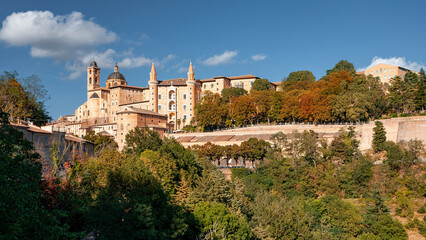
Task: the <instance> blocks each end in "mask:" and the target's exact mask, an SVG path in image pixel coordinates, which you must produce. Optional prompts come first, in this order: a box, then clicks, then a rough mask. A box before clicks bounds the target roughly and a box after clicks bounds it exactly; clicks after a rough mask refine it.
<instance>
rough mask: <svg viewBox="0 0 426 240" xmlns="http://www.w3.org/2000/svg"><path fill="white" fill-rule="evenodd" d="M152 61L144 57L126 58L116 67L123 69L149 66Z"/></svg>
mask: <svg viewBox="0 0 426 240" xmlns="http://www.w3.org/2000/svg"><path fill="white" fill-rule="evenodd" d="M151 62H152V60H151V59H149V58H146V57H143V56H142V57H126V58H124V59H122V60H121V61H120V62H118V66H120V67H124V68H134V67H139V66H146V65H149V64H151Z"/></svg>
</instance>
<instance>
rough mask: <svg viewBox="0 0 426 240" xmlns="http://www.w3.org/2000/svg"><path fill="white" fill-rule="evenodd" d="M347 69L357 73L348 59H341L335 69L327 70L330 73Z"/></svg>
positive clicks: (351, 72)
mask: <svg viewBox="0 0 426 240" xmlns="http://www.w3.org/2000/svg"><path fill="white" fill-rule="evenodd" d="M339 71H347V72H348V73H350V74H352V75H354V74H355V73H356V71H355V68H354V65H353V64H352V63H350V62H348V61H346V60H340V61H339V62H338V63H337V64H336V65H335V66H334V68H333V69H330V70H327V75H330V74H331V73H334V72H339Z"/></svg>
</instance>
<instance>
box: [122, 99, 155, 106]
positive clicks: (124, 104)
mask: <svg viewBox="0 0 426 240" xmlns="http://www.w3.org/2000/svg"><path fill="white" fill-rule="evenodd" d="M144 102H149V100H143V101H138V102H131V103H123V104H119V105H118V106H126V105H132V104H138V103H144Z"/></svg>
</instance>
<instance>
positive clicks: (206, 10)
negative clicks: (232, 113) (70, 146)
mask: <svg viewBox="0 0 426 240" xmlns="http://www.w3.org/2000/svg"><path fill="white" fill-rule="evenodd" d="M425 9H426V1H424V0H419V1H389V0H388V1H371V0H370V1H325V0H324V1H259V0H257V1H247V0H246V1H229V0H228V1H185V0H182V1H176V0H171V1H166V0H163V1H107V0H103V1H96V0H92V1H77V0H74V1H40V0H39V1H34V0H27V1H25V0H23V1H16V0H3V1H2V7H1V8H0V19H1V21H2V22H3V23H2V28H1V29H0V56H1V57H0V66H1V67H0V71H2V72H3V71H11V70H17V71H18V72H19V73H20V75H21V76H22V77H25V76H29V75H31V74H36V75H38V76H39V77H40V78H41V79H42V80H43V83H44V84H45V86H46V88H47V89H48V91H49V93H50V96H51V99H50V100H49V101H48V102H47V108H48V111H49V112H50V114H51V115H52V117H53V118H54V119H56V118H57V117H58V116H59V115H60V114H62V115H66V114H73V113H74V110H75V109H76V108H77V107H78V106H79V105H81V104H82V103H83V102H84V101H85V98H86V92H85V91H86V76H85V70H86V67H87V64H88V62H89V61H90V60H91V59H92V58H93V57H94V58H95V60H96V61H97V62H98V65H99V66H100V67H101V82H102V84H104V83H105V80H106V78H107V76H108V75H109V74H110V73H111V72H112V71H113V65H114V64H115V62H118V63H119V67H120V72H121V73H123V74H124V76H125V77H126V80H127V81H128V84H129V85H135V86H146V85H147V82H148V79H149V71H150V64H151V61H152V60H154V61H155V62H156V65H157V72H158V78H159V79H160V80H164V79H171V78H179V77H186V72H187V68H188V65H189V61H190V60H192V62H193V64H194V68H195V76H196V78H199V79H202V78H210V77H214V76H220V75H225V76H235V75H245V74H254V75H256V76H259V77H262V78H267V79H269V80H270V81H271V82H277V81H280V80H281V79H282V78H283V77H284V76H287V75H288V74H289V73H290V72H293V71H298V70H310V71H312V72H313V74H314V75H315V76H316V78H317V79H319V78H321V77H322V76H323V75H324V74H325V71H326V70H327V69H330V68H332V67H333V66H334V65H335V64H336V63H337V62H338V61H339V60H341V59H346V60H348V61H350V62H352V63H353V64H354V65H355V67H356V68H357V69H362V68H365V67H367V66H369V65H371V64H374V63H377V62H388V63H394V64H399V65H403V66H405V67H408V68H412V69H414V70H418V68H420V67H422V66H425V65H426V57H425V56H426V54H425V53H426V44H425V43H426V28H425V23H426V14H425Z"/></svg>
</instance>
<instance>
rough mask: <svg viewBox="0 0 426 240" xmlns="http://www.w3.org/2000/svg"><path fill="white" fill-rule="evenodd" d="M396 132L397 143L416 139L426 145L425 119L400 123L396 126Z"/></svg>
mask: <svg viewBox="0 0 426 240" xmlns="http://www.w3.org/2000/svg"><path fill="white" fill-rule="evenodd" d="M398 130H399V131H398V136H397V140H398V141H401V140H405V141H409V140H411V139H417V140H421V141H423V143H426V119H424V120H418V121H407V122H400V123H399V124H398Z"/></svg>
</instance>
